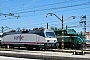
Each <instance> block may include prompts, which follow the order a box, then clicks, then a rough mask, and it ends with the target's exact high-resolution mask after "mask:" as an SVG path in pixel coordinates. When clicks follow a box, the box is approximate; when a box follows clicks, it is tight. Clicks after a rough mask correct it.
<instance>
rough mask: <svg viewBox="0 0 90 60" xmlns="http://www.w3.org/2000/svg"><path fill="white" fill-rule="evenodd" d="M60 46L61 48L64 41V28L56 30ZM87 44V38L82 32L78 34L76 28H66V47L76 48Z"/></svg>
mask: <svg viewBox="0 0 90 60" xmlns="http://www.w3.org/2000/svg"><path fill="white" fill-rule="evenodd" d="M54 32H55V34H56V37H57V40H58V43H59V48H61V43H62V30H54ZM84 44H85V39H84V38H83V37H82V35H81V34H78V33H77V32H76V31H75V30H74V29H65V30H64V48H75V49H80V48H82V47H83V45H84Z"/></svg>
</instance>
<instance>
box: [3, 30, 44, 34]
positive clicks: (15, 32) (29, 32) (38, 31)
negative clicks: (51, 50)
mask: <svg viewBox="0 0 90 60" xmlns="http://www.w3.org/2000/svg"><path fill="white" fill-rule="evenodd" d="M40 32H41V33H42V32H44V30H30V31H27V30H26V31H9V32H4V33H3V35H11V34H25V33H28V34H34V33H40Z"/></svg>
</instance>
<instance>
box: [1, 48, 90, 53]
mask: <svg viewBox="0 0 90 60" xmlns="http://www.w3.org/2000/svg"><path fill="white" fill-rule="evenodd" d="M0 50H1V51H16V52H29V51H50V52H64V53H73V52H75V51H82V50H62V49H47V50H44V49H42V50H36V49H33V50H27V49H26V48H24V47H23V48H13V49H6V48H0ZM83 51H84V53H85V54H90V48H87V49H84V50H83Z"/></svg>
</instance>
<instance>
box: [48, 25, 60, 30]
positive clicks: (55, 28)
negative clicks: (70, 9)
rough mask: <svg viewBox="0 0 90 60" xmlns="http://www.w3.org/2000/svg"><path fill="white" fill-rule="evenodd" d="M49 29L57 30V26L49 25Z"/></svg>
mask: <svg viewBox="0 0 90 60" xmlns="http://www.w3.org/2000/svg"><path fill="white" fill-rule="evenodd" d="M50 29H51V30H58V28H57V27H54V26H51V27H50Z"/></svg>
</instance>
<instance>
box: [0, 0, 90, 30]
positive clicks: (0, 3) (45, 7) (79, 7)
mask: <svg viewBox="0 0 90 60" xmlns="http://www.w3.org/2000/svg"><path fill="white" fill-rule="evenodd" d="M89 11H90V0H0V13H2V15H1V16H0V27H2V26H3V27H5V26H8V27H9V28H12V29H17V28H20V29H23V28H25V29H26V28H28V29H32V28H35V27H44V28H46V24H47V23H48V24H49V28H50V27H51V26H54V27H57V28H61V26H62V24H61V21H59V20H58V19H57V18H56V17H55V16H54V15H53V16H50V15H48V17H47V18H46V15H47V13H54V14H56V15H57V16H58V17H60V18H62V15H63V16H64V20H65V21H64V27H65V26H66V25H67V26H68V27H72V28H74V29H75V30H76V31H77V32H80V31H83V24H80V23H79V21H80V20H81V16H84V15H86V21H87V23H86V24H87V25H86V26H87V27H86V31H90V23H89V22H90V12H89ZM9 13H13V14H14V16H6V17H5V15H3V14H9ZM15 16H20V18H18V19H17V18H16V17H15ZM71 16H75V17H76V18H75V19H72V18H69V17H71ZM67 18H69V19H67ZM73 26H76V27H73Z"/></svg>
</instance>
